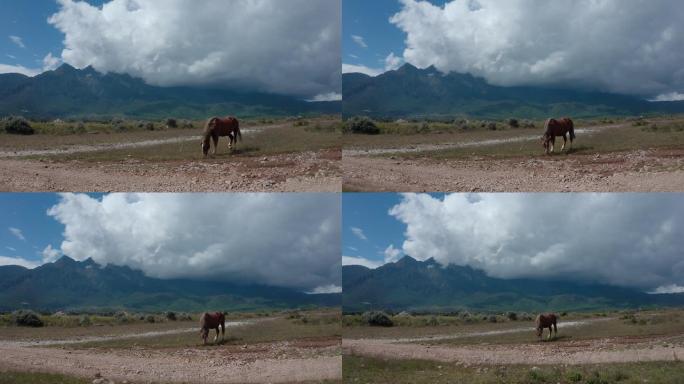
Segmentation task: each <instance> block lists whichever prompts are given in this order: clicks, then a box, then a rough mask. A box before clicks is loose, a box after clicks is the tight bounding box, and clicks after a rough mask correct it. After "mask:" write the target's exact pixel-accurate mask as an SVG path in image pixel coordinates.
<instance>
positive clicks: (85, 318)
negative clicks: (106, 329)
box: [78, 315, 93, 327]
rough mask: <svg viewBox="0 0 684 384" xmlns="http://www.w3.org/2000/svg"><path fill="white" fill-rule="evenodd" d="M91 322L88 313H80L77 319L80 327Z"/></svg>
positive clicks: (87, 325) (86, 325) (89, 324)
mask: <svg viewBox="0 0 684 384" xmlns="http://www.w3.org/2000/svg"><path fill="white" fill-rule="evenodd" d="M92 324H93V322H92V321H91V320H90V316H88V315H82V316H81V317H80V318H79V319H78V325H80V326H81V327H89V326H91V325H92Z"/></svg>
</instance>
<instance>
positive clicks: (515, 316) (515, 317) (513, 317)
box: [506, 312, 518, 321]
mask: <svg viewBox="0 0 684 384" xmlns="http://www.w3.org/2000/svg"><path fill="white" fill-rule="evenodd" d="M506 316H507V317H508V320H511V321H516V320H518V314H517V313H515V312H508V314H506Z"/></svg>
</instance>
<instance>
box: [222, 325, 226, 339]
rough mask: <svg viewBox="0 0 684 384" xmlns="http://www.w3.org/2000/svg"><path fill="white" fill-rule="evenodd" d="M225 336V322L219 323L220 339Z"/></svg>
mask: <svg viewBox="0 0 684 384" xmlns="http://www.w3.org/2000/svg"><path fill="white" fill-rule="evenodd" d="M225 338H226V323H225V322H224V323H221V341H223V340H224V339H225Z"/></svg>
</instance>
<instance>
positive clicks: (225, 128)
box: [202, 116, 242, 157]
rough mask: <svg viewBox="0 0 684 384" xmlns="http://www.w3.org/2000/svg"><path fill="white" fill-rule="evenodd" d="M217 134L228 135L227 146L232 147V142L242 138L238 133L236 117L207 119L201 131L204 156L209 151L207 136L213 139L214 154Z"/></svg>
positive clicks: (238, 127) (238, 125) (216, 146)
mask: <svg viewBox="0 0 684 384" xmlns="http://www.w3.org/2000/svg"><path fill="white" fill-rule="evenodd" d="M219 136H228V138H229V139H230V142H229V143H228V148H231V149H232V148H233V143H235V144H237V141H238V139H240V140H242V134H241V133H240V122H239V121H238V119H236V118H234V117H232V116H228V117H226V118H220V117H212V118H211V119H209V120H207V123H206V124H205V125H204V132H203V133H202V153H204V156H205V157H206V156H207V154H208V153H209V147H210V144H209V138H211V139H213V141H214V155H215V154H216V149H217V148H218V139H219Z"/></svg>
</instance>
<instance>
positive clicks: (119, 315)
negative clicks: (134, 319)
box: [114, 311, 129, 323]
mask: <svg viewBox="0 0 684 384" xmlns="http://www.w3.org/2000/svg"><path fill="white" fill-rule="evenodd" d="M114 319H115V320H116V322H117V323H128V321H129V318H128V313H126V312H124V311H118V312H116V313H115V314H114Z"/></svg>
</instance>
